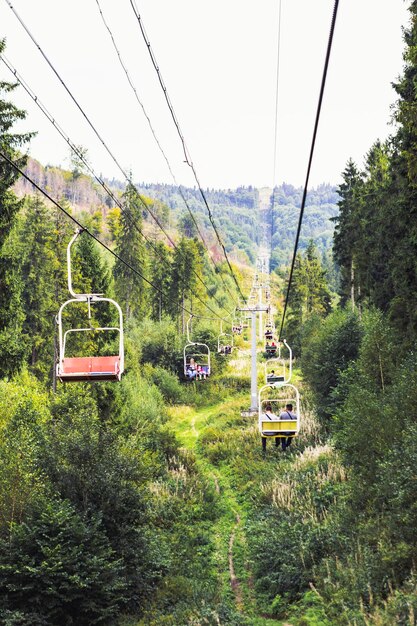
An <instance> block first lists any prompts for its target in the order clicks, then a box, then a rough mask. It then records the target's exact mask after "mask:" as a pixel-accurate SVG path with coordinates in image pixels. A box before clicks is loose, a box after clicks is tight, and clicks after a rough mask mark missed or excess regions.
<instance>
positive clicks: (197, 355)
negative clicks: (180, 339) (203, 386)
mask: <svg viewBox="0 0 417 626" xmlns="http://www.w3.org/2000/svg"><path fill="white" fill-rule="evenodd" d="M198 367H200V368H201V370H200V371H198ZM191 372H193V374H191ZM210 374H211V366H210V348H209V347H208V345H207V344H205V343H198V342H194V341H192V342H190V343H187V344H186V345H185V346H184V376H185V378H186V380H204V379H206V378H208V377H209V376H210Z"/></svg>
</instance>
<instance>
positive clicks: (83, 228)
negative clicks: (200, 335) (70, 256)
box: [0, 150, 227, 322]
mask: <svg viewBox="0 0 417 626" xmlns="http://www.w3.org/2000/svg"><path fill="white" fill-rule="evenodd" d="M0 157H1V158H2V159H4V161H6V162H7V163H8V164H9V165H11V166H12V167H13V168H14V169H15V170H16V172H18V173H19V174H20V175H21V176H22V177H23V178H24V179H25V180H27V181H28V182H29V183H30V184H31V185H33V187H34V188H35V189H37V191H39V192H40V193H41V194H42V195H43V196H45V198H47V199H48V200H49V201H50V202H52V204H53V205H54V206H55V207H56V208H57V209H59V210H60V211H62V213H64V214H65V215H66V216H67V217H68V218H69V219H70V220H72V221H73V222H74V223H75V224H76V225H77V226H78V227H79V228H81V229H82V230H83V231H85V232H86V233H87V234H88V235H90V237H92V238H93V239H94V240H95V241H96V242H97V243H98V244H99V245H100V246H102V247H103V248H104V249H105V250H107V252H109V253H110V254H111V255H113V256H114V257H115V258H116V259H118V260H119V261H120V262H121V263H122V264H123V265H125V266H126V267H127V268H128V269H130V270H131V271H132V272H133V273H134V274H136V275H137V276H139V277H140V278H141V279H142V280H143V281H145V282H146V283H147V284H148V285H149V286H150V287H151V288H152V289H154V290H155V291H157V292H158V293H159V294H160V295H162V296H167V294H166V293H165V292H164V291H163V290H162V289H160V287H158V286H157V285H155V284H154V283H153V282H151V281H150V280H149V279H147V278H146V276H144V275H143V274H142V273H141V272H140V271H139V270H137V269H136V268H134V267H133V266H132V265H131V264H130V263H128V262H127V261H125V260H124V259H123V258H122V257H121V256H120V255H119V254H117V252H115V251H114V250H112V249H111V248H110V247H109V246H107V245H106V244H105V243H104V242H103V241H101V239H99V238H98V237H97V236H96V235H94V233H92V232H91V231H90V230H89V229H88V228H86V227H85V226H83V224H81V222H80V221H79V220H77V219H76V218H75V217H74V216H73V215H71V213H69V211H67V210H66V209H65V208H64V207H63V206H62V205H61V204H60V203H59V202H57V201H56V200H55V199H54V198H52V196H50V195H49V194H48V192H47V191H45V190H44V189H43V188H42V187H40V186H39V185H38V184H37V183H35V181H34V180H32V179H31V178H30V176H28V175H27V174H26V172H24V171H23V170H22V169H21V168H20V167H19V166H18V165H16V163H14V161H12V160H11V159H10V158H9V157H8V156H7V154H5V153H4V152H3V151H1V150H0ZM193 295H194V296H196V294H193ZM196 297H198V296H196ZM200 301H201V303H202V304H203V305H204V306H205V307H206V308H207V309H208V310H209V311H211V313H213V314H214V315H215V316H216V317H215V318H212V317H210V318H208V317H203V316H196V315H195V313H193V312H192V311H190V310H189V309H187V308H186V307H185V306H184V305H180V308H181V309H183V311H185V312H186V313H188V314H189V315H193V316H194V317H199V318H200V319H211V320H212V319H216V318H217V319H220V320H222V321H224V322H227V319H225V318H223V317H221V315H219V314H218V313H217V312H216V311H214V309H212V308H211V307H210V306H209V305H208V304H207V303H206V302H203V301H202V300H200Z"/></svg>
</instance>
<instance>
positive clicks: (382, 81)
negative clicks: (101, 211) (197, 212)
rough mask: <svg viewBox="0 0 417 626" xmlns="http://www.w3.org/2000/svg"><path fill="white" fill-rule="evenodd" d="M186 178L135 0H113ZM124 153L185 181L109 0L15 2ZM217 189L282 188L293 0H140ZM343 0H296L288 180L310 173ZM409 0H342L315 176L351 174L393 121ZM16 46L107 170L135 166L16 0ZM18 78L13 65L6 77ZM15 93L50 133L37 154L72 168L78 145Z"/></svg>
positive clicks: (0, 5) (32, 121)
mask: <svg viewBox="0 0 417 626" xmlns="http://www.w3.org/2000/svg"><path fill="white" fill-rule="evenodd" d="M99 1H100V6H101V8H102V11H103V14H104V16H105V18H106V20H107V21H108V23H109V25H110V27H111V29H112V31H113V34H114V37H115V40H116V43H117V45H118V47H119V49H120V52H121V55H122V58H123V59H124V61H125V63H126V65H127V67H128V70H129V73H130V75H131V78H132V80H133V82H134V84H135V86H136V89H137V92H138V95H139V97H140V98H141V100H142V102H143V104H144V106H145V109H146V111H147V113H148V114H149V116H150V118H151V121H152V124H153V126H154V128H155V131H156V134H157V136H158V138H159V141H160V143H161V145H162V146H163V148H164V150H165V152H166V154H167V156H168V159H169V161H170V163H171V165H172V169H173V170H174V173H175V175H176V177H177V180H178V181H179V182H180V183H182V184H185V185H190V186H193V185H194V179H193V177H192V175H191V172H190V169H189V167H188V166H186V165H185V164H184V163H183V161H184V157H183V154H182V151H181V145H180V141H179V138H178V136H177V135H176V131H175V127H174V125H173V122H172V119H171V117H170V114H169V111H168V109H167V107H166V103H165V101H164V99H163V95H162V91H161V89H160V86H159V84H158V82H157V76H156V73H155V71H154V69H153V67H152V66H151V62H150V58H149V56H148V53H147V49H146V46H145V44H144V42H143V39H142V37H141V34H140V30H139V26H138V23H137V20H136V18H135V15H134V13H133V10H132V7H131V4H130V0H117V1H116V0H99ZM12 4H13V7H14V9H15V10H16V11H17V13H18V14H19V15H20V17H21V19H22V20H23V21H24V22H25V24H26V26H27V27H28V28H29V30H30V31H31V32H32V34H33V36H34V37H35V39H37V41H38V43H39V45H40V46H41V48H42V49H43V51H44V52H45V54H46V55H47V56H48V58H49V60H50V61H51V63H52V64H53V65H54V66H55V67H56V69H57V71H58V72H59V73H60V75H61V77H62V78H63V80H64V81H65V82H66V84H67V85H68V87H69V88H70V89H71V91H72V92H73V94H74V95H75V97H76V98H77V100H78V101H79V103H80V105H81V106H82V107H83V109H84V110H85V112H86V113H87V115H88V116H89V117H90V119H91V121H92V122H93V124H94V125H95V126H96V128H97V129H98V130H99V132H100V133H101V135H102V136H103V139H104V140H105V141H106V143H107V144H108V146H109V147H110V149H111V151H112V152H113V153H114V155H115V157H116V158H117V160H118V161H120V163H121V164H122V165H123V167H124V168H126V169H131V170H132V172H133V176H134V179H135V180H136V181H144V182H148V183H150V182H154V183H157V182H159V183H161V182H165V183H172V177H171V175H170V173H169V170H168V167H167V165H166V162H165V160H164V158H163V156H162V155H161V153H160V151H159V149H158V147H157V145H156V142H155V140H154V138H153V137H152V134H151V132H150V130H149V127H148V124H147V122H146V119H145V117H144V115H143V113H142V111H141V109H140V108H139V106H138V104H137V102H136V100H135V97H134V95H133V92H132V90H131V89H130V87H129V85H128V83H127V80H126V76H125V74H124V73H123V70H122V69H121V67H120V65H119V62H118V60H117V57H116V54H115V52H114V49H113V47H112V43H111V39H110V37H109V34H108V32H107V30H106V29H105V26H104V24H103V22H102V20H101V17H100V13H99V10H98V5H97V0H71V2H64V1H63V0H60V1H59V0H36V2H34V1H33V0H13V3H12ZM136 4H137V7H138V10H139V12H140V14H141V16H142V18H143V23H144V26H145V29H146V31H147V35H148V37H149V39H150V42H151V45H152V48H153V50H154V53H155V55H156V58H157V61H158V63H159V67H160V69H161V72H162V75H163V78H164V80H165V83H166V86H167V88H168V93H169V95H170V98H171V100H172V102H173V105H174V108H175V112H176V114H177V117H178V119H179V122H180V125H181V128H182V131H183V134H184V136H185V139H186V143H187V146H188V149H189V152H190V155H191V157H192V160H193V162H194V165H195V168H196V170H197V173H198V175H199V178H200V181H201V183H202V185H203V187H216V188H233V187H236V186H239V185H255V186H257V187H262V186H272V183H273V180H274V172H273V155H274V128H275V89H276V60H277V34H278V6H279V0H258V1H257V2H254V0H250V1H249V0H210V1H208V0H206V1H202V0H136ZM333 4H334V2H333V0H315V1H313V0H282V15H281V18H282V20H281V52H280V82H279V106H278V134H277V137H278V152H277V157H278V158H277V169H276V176H275V179H276V181H277V182H278V183H281V182H283V181H285V182H287V183H292V184H294V185H297V186H298V185H302V184H303V183H304V179H305V175H306V168H307V159H308V154H309V149H310V143H311V137H312V132H313V124H314V117H315V112H316V107H317V100H318V93H319V88H320V81H321V76H322V71H323V63H324V56H325V51H326V46H327V39H328V32H329V27H330V21H331V14H332V9H333ZM408 5H409V2H403V0H340V6H339V14H338V20H337V25H336V31H335V37H334V45H333V52H332V57H331V61H330V68H329V74H328V81H327V86H326V92H325V97H324V104H323V109H322V117H321V121H320V126H319V133H318V141H317V145H316V152H315V157H314V162H313V168H312V174H311V179H310V183H311V185H317V184H319V183H321V182H330V183H333V184H337V183H338V182H339V181H340V173H341V172H342V170H343V169H344V167H345V164H346V161H347V160H348V158H349V157H352V158H353V159H354V160H355V161H356V162H357V163H358V164H359V165H362V162H363V157H364V155H365V153H366V152H367V151H368V150H369V148H370V147H371V145H372V143H373V142H374V141H375V140H376V139H378V138H380V139H385V138H386V137H387V136H388V135H389V134H390V132H392V126H390V125H389V122H390V118H391V111H390V107H391V105H392V104H393V103H394V102H395V99H396V95H395V92H394V90H393V89H392V87H391V82H392V81H395V80H396V78H397V77H398V76H399V75H400V73H401V71H402V67H403V60H402V53H403V47H404V46H403V40H402V27H403V26H405V25H407V22H408V11H407V6H408ZM0 37H1V38H2V37H5V38H6V43H7V46H6V51H5V55H6V57H7V58H8V60H9V61H10V62H11V63H12V64H13V66H14V67H15V68H16V69H17V71H18V72H19V73H20V74H21V75H22V76H23V78H24V79H25V80H26V82H27V83H28V84H29V85H30V87H31V88H32V89H33V91H34V92H35V93H36V94H37V96H38V98H39V99H40V100H41V102H42V103H43V104H44V105H45V106H46V107H47V109H48V110H49V112H50V113H51V114H52V115H53V116H54V117H55V119H56V120H57V122H58V123H59V124H60V125H61V126H62V128H63V129H64V131H65V132H66V133H67V134H68V136H69V137H70V138H71V140H72V141H73V142H74V143H76V144H81V145H83V146H84V147H86V148H88V153H89V158H90V161H91V164H92V166H93V167H94V169H95V170H96V171H97V172H99V173H102V174H103V175H105V176H110V177H111V176H115V177H116V178H119V179H122V175H121V173H120V172H119V170H118V169H117V167H116V166H115V164H114V162H113V161H112V159H111V158H110V157H109V156H108V154H107V153H106V151H105V149H104V148H103V147H102V146H101V145H100V142H99V141H98V140H97V138H96V137H95V136H94V134H93V133H92V131H91V129H89V127H88V125H87V123H86V121H85V120H84V119H83V117H82V115H81V114H80V112H79V111H78V110H77V108H76V106H75V105H74V104H73V102H71V100H70V98H69V97H68V95H67V94H66V92H65V91H64V89H63V88H62V86H61V85H60V83H59V81H58V80H57V78H56V76H54V74H53V73H52V71H51V70H50V68H49V67H48V65H47V64H46V62H45V60H44V59H43V58H42V56H41V54H40V53H39V51H38V50H37V49H36V47H35V45H34V44H33V43H32V42H31V41H30V39H29V37H28V35H27V34H26V33H25V31H24V30H23V28H22V26H21V25H20V24H19V22H18V20H17V19H16V17H15V15H14V14H13V13H12V11H11V9H10V7H9V6H8V3H7V2H6V0H0ZM10 78H11V75H10V73H9V71H8V70H7V68H5V67H4V65H3V64H0V79H3V80H10ZM11 99H13V101H14V102H15V103H16V104H17V105H18V106H20V107H22V108H24V109H26V110H27V111H28V117H27V120H26V122H25V123H24V124H23V125H22V126H20V127H19V130H21V129H23V128H25V129H29V130H37V131H38V136H37V137H36V139H34V140H33V141H32V144H31V148H30V152H31V155H32V156H33V157H35V158H38V159H39V160H40V161H41V162H42V163H43V164H47V163H50V164H54V165H62V166H63V167H68V166H69V161H68V155H69V149H68V146H67V145H66V144H65V142H64V141H63V140H62V139H61V137H60V136H59V135H58V134H57V132H56V131H55V130H54V128H53V127H52V125H51V124H50V123H49V122H48V121H47V120H46V119H45V118H44V117H43V115H42V113H41V112H40V111H39V110H38V109H37V108H36V106H35V104H34V103H32V101H31V100H30V99H29V97H28V96H27V95H26V94H25V93H24V91H23V90H22V88H20V87H19V88H18V89H17V90H15V92H14V93H13V95H12V96H11Z"/></svg>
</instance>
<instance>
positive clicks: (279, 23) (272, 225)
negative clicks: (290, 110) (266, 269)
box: [271, 0, 282, 252]
mask: <svg viewBox="0 0 417 626" xmlns="http://www.w3.org/2000/svg"><path fill="white" fill-rule="evenodd" d="M281 9H282V0H279V7H278V38H277V72H276V88H275V126H274V169H273V172H272V209H271V252H272V237H273V234H274V208H275V186H276V170H277V138H278V103H279V84H280V80H279V77H280V61H281V12H282V11H281Z"/></svg>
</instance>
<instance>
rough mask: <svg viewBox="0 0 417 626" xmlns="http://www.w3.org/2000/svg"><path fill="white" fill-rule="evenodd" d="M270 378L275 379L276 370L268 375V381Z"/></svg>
mask: <svg viewBox="0 0 417 626" xmlns="http://www.w3.org/2000/svg"><path fill="white" fill-rule="evenodd" d="M268 378H275V370H271V371H270V373H269V374H267V376H266V379H267V380H268Z"/></svg>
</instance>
